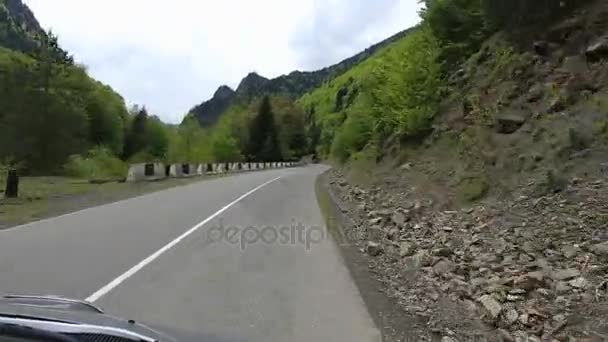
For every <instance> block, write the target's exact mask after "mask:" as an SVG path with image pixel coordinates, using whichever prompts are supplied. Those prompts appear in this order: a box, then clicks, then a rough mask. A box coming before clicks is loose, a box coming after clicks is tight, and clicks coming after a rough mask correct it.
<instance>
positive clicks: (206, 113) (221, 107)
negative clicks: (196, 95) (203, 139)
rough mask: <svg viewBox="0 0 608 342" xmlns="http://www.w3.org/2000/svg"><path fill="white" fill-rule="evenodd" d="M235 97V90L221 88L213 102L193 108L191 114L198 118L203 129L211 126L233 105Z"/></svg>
mask: <svg viewBox="0 0 608 342" xmlns="http://www.w3.org/2000/svg"><path fill="white" fill-rule="evenodd" d="M235 97H236V92H235V91H234V90H232V89H231V88H230V87H228V86H221V87H219V88H218V89H217V91H216V92H215V94H214V95H213V98H211V100H209V101H207V102H203V103H201V104H200V105H198V106H196V107H194V108H192V109H191V110H190V112H191V113H193V114H194V115H195V116H196V118H197V119H198V122H199V124H200V125H201V126H202V127H206V126H211V125H213V124H214V123H216V122H217V120H218V119H219V118H220V116H221V115H222V113H224V112H225V111H226V110H227V109H228V107H230V106H231V105H232V103H233V102H234V99H235Z"/></svg>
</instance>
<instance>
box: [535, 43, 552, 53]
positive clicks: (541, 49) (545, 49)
mask: <svg viewBox="0 0 608 342" xmlns="http://www.w3.org/2000/svg"><path fill="white" fill-rule="evenodd" d="M533 48H534V52H535V53H536V54H537V55H539V56H547V55H548V54H549V43H547V42H546V41H537V42H534V45H533Z"/></svg>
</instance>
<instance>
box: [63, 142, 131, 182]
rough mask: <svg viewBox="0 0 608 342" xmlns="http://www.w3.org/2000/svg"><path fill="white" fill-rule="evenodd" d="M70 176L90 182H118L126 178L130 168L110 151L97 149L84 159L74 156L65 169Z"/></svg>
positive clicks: (101, 148)
mask: <svg viewBox="0 0 608 342" xmlns="http://www.w3.org/2000/svg"><path fill="white" fill-rule="evenodd" d="M64 169H65V172H66V174H67V175H68V176H72V177H77V178H85V179H89V180H114V179H116V180H118V179H122V178H124V177H125V176H126V174H127V170H128V166H127V164H126V163H124V162H123V161H122V160H120V159H119V158H118V157H116V156H115V155H114V154H112V153H111V152H110V151H109V150H108V149H106V148H104V147H97V148H94V149H92V150H90V151H89V152H88V154H87V155H86V156H85V157H83V156H80V155H73V156H71V157H70V159H69V161H68V163H67V164H66V165H65V167H64Z"/></svg>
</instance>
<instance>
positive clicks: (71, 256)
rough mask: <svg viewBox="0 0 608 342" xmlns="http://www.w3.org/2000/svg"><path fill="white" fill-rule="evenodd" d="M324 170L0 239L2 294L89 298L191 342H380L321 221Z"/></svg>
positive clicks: (244, 178) (298, 171) (126, 205)
mask: <svg viewBox="0 0 608 342" xmlns="http://www.w3.org/2000/svg"><path fill="white" fill-rule="evenodd" d="M325 169H326V168H324V167H322V166H310V167H306V168H295V169H282V170H271V171H261V172H252V173H246V174H239V175H234V176H230V177H224V178H219V179H213V180H207V181H203V182H199V183H196V184H193V185H189V186H184V187H179V188H174V189H170V190H166V191H162V192H157V193H153V194H149V195H145V196H142V197H137V198H134V199H130V200H125V201H120V202H116V203H113V204H109V205H104V206H100V207H95V208H91V209H87V210H83V211H79V212H76V213H72V214H68V215H65V216H61V217H57V218H53V219H48V220H44V221H40V222H36V223H31V224H27V225H24V226H20V227H16V228H13V229H10V230H6V231H1V232H0V292H3V293H7V292H8V293H19V294H53V295H61V296H66V297H72V298H80V299H89V300H92V301H95V302H96V304H98V305H100V306H101V307H103V308H105V309H106V311H107V312H109V313H110V314H115V315H119V316H122V317H128V318H133V319H135V320H138V321H141V322H144V323H147V324H150V325H153V326H156V327H162V328H165V329H166V330H169V332H170V333H173V332H174V333H175V334H176V335H179V336H178V337H181V336H190V337H191V338H192V340H193V341H195V340H203V341H204V340H205V338H208V340H209V341H254V342H257V341H260V342H261V341H366V342H367V341H379V340H380V337H379V335H378V331H377V329H375V327H374V324H373V322H372V320H371V318H370V316H369V314H368V313H367V310H366V308H365V305H364V304H363V301H362V299H361V297H360V295H359V293H358V291H357V289H356V286H355V285H354V283H353V282H352V280H351V278H350V275H349V273H348V270H347V269H346V267H345V266H344V264H343V262H342V260H341V257H340V254H339V251H338V249H337V247H336V246H335V245H334V243H333V242H332V241H331V240H330V239H329V238H328V237H327V233H326V228H325V226H324V223H323V220H322V217H321V214H320V212H319V208H318V205H317V201H316V198H315V193H314V181H315V179H316V177H317V176H318V175H319V174H320V173H321V172H323V171H324V170H325ZM203 336H205V337H203ZM212 337H213V338H212Z"/></svg>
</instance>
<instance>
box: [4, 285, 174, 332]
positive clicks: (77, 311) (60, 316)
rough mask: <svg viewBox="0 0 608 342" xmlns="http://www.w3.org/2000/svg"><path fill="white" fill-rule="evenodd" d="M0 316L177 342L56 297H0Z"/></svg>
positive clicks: (95, 309)
mask: <svg viewBox="0 0 608 342" xmlns="http://www.w3.org/2000/svg"><path fill="white" fill-rule="evenodd" d="M0 317H13V318H20V319H34V320H41V321H50V322H58V323H68V324H81V325H90V326H102V327H111V328H113V329H122V330H127V331H130V332H133V333H136V334H140V335H144V336H147V337H150V338H151V339H154V340H157V341H171V342H177V341H176V340H175V339H173V338H171V337H169V336H167V335H165V334H163V333H161V332H158V331H156V330H154V329H152V328H150V327H148V326H145V325H143V324H140V323H136V322H134V321H130V320H126V319H121V318H117V317H113V316H111V315H108V314H105V313H103V311H102V310H101V309H99V308H98V307H96V306H94V305H93V304H91V303H88V302H85V301H80V300H73V299H66V298H60V297H52V296H13V295H9V296H3V297H0Z"/></svg>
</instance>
